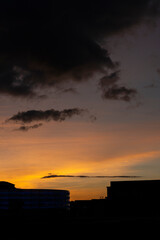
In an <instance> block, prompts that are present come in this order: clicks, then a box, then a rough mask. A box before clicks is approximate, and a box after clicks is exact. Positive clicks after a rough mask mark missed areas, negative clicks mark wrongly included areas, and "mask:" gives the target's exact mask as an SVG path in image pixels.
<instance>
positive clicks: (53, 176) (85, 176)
mask: <svg viewBox="0 0 160 240" xmlns="http://www.w3.org/2000/svg"><path fill="white" fill-rule="evenodd" d="M139 177H140V176H127V175H120V176H108V175H106V176H101V175H99V176H89V175H55V174H48V175H46V176H43V177H42V178H41V179H44V178H139Z"/></svg>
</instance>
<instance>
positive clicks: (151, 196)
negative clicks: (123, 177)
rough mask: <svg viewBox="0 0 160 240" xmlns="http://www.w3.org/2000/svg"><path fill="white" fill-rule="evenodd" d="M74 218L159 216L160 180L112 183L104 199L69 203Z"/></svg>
mask: <svg viewBox="0 0 160 240" xmlns="http://www.w3.org/2000/svg"><path fill="white" fill-rule="evenodd" d="M71 211H72V213H73V215H76V216H80V215H81V216H82V215H83V216H94V217H96V216H101V217H106V218H107V217H108V218H110V217H150V216H160V180H140V181H112V182H111V183H110V186H109V187H107V197H106V198H105V199H92V200H79V201H74V202H71Z"/></svg>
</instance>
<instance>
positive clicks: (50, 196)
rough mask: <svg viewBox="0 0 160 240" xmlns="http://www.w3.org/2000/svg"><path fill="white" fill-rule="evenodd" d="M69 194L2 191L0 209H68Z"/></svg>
mask: <svg viewBox="0 0 160 240" xmlns="http://www.w3.org/2000/svg"><path fill="white" fill-rule="evenodd" d="M69 203H70V196H69V192H68V191H65V190H43V189H40V190H38V189H15V190H1V189H0V209H14V208H17V209H18V208H19V209H47V208H53V209H68V208H69Z"/></svg>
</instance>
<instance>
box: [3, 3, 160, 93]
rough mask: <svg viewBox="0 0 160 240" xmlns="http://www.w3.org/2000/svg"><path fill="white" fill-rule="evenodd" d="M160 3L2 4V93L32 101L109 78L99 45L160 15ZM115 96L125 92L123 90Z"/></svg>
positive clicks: (107, 61)
mask: <svg viewBox="0 0 160 240" xmlns="http://www.w3.org/2000/svg"><path fill="white" fill-rule="evenodd" d="M159 5H160V1H159V0H141V1H139V0H130V1H128V0H123V1H122V0H112V1H110V0H95V1H89V0H88V1H80V0H77V1H70V0H68V1H65V0H62V1H58V0H46V1H42V0H34V1H33V0H27V1H22V0H14V1H11V0H5V1H1V2H0V36H1V37H0V93H1V94H10V95H12V96H21V97H30V96H35V95H36V90H37V88H42V89H43V87H44V86H45V87H51V86H52V87H57V86H59V85H60V84H63V83H66V82H67V83H68V87H67V88H68V89H70V88H71V83H72V81H75V82H79V81H85V80H87V79H88V78H90V77H92V76H93V74H94V73H96V72H100V73H104V75H106V73H107V70H108V69H112V70H114V69H115V68H116V67H117V63H116V62H114V61H113V60H112V59H111V57H110V55H109V53H108V51H107V49H104V48H103V47H102V45H101V42H102V41H103V40H104V38H106V37H107V36H111V35H112V34H118V33H121V32H122V31H127V30H128V29H129V28H130V27H133V26H136V25H137V24H139V23H141V22H144V21H151V19H154V18H155V17H156V16H157V15H158V14H159ZM114 91H116V92H121V93H123V92H127V94H128V95H130V91H129V89H126V88H121V89H116V90H114Z"/></svg>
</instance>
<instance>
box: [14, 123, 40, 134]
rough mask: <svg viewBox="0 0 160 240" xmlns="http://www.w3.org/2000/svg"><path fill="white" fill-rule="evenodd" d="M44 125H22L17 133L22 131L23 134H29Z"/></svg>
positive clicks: (17, 129)
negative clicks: (28, 132)
mask: <svg viewBox="0 0 160 240" xmlns="http://www.w3.org/2000/svg"><path fill="white" fill-rule="evenodd" d="M42 125H43V124H42V123H39V124H34V125H32V126H26V125H22V126H20V127H19V128H16V129H15V131H22V132H27V131H28V130H30V129H36V128H39V127H41V126H42Z"/></svg>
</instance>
